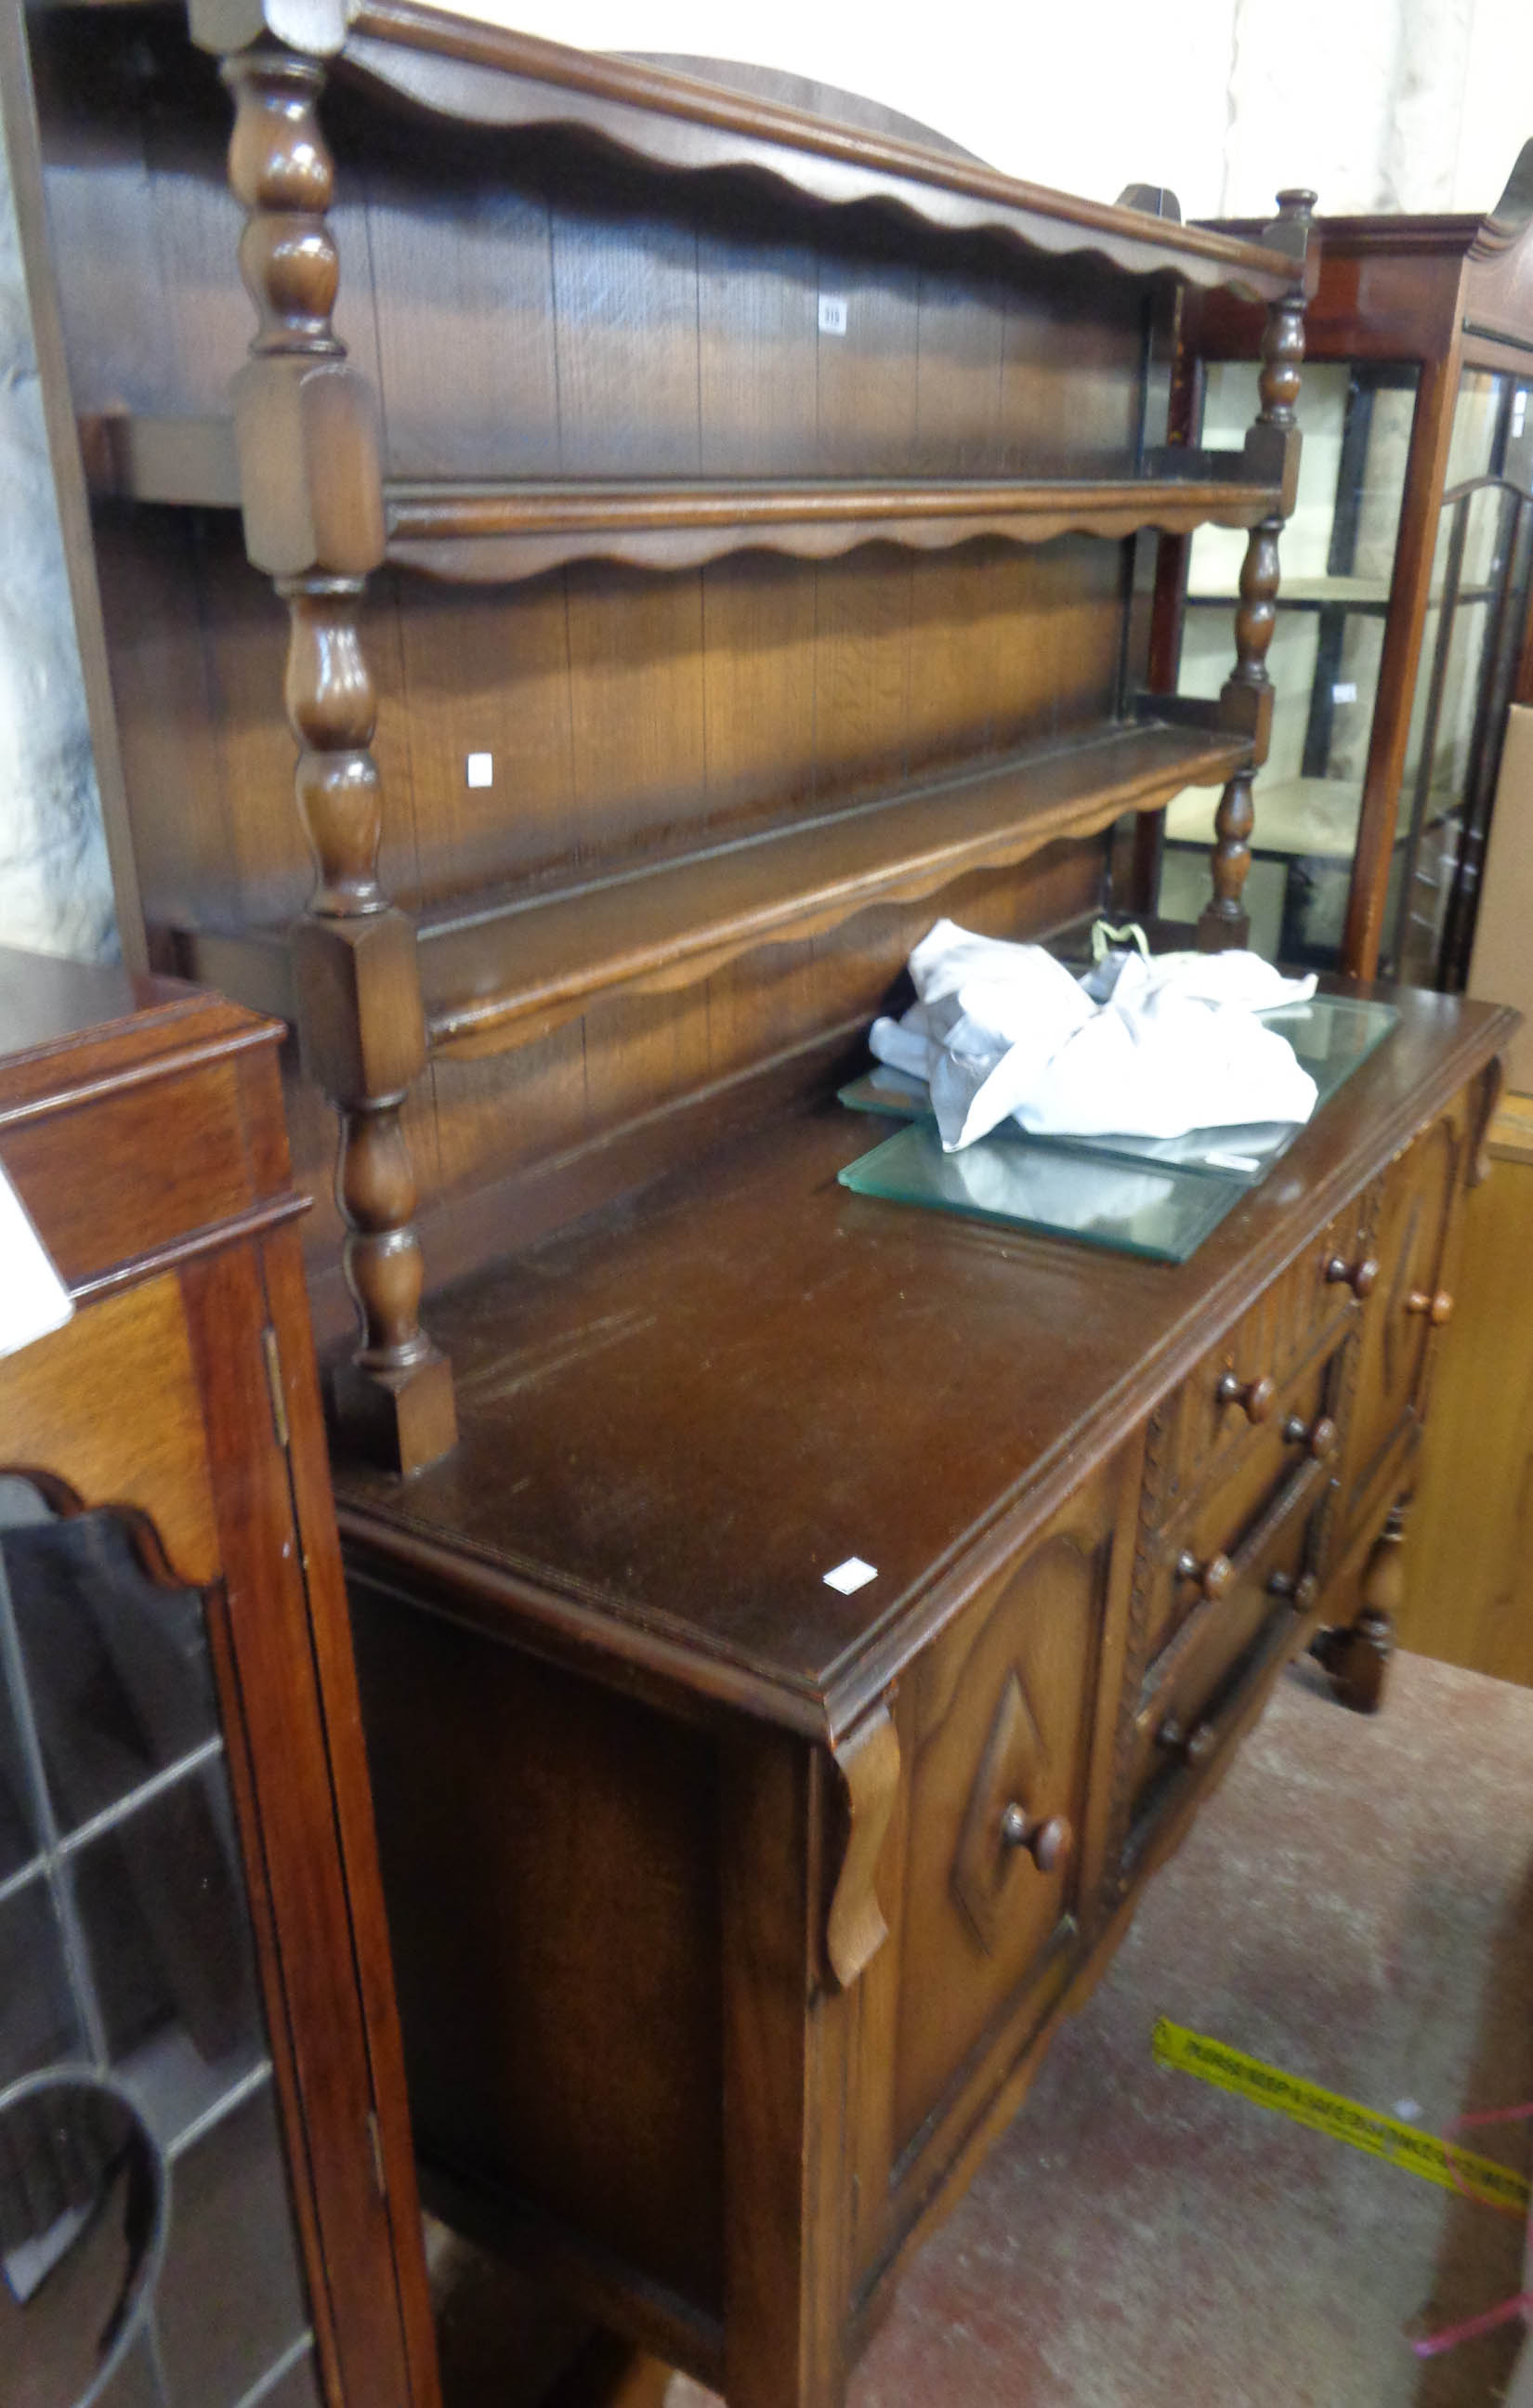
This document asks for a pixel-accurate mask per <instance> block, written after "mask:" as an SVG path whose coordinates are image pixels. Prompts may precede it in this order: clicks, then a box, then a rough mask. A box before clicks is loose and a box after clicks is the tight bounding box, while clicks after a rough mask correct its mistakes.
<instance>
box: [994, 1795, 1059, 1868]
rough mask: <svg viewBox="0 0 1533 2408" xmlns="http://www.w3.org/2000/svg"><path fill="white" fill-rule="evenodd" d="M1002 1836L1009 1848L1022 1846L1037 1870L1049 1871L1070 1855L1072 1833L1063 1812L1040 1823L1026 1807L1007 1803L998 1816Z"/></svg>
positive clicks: (1057, 1866) (1052, 1815)
mask: <svg viewBox="0 0 1533 2408" xmlns="http://www.w3.org/2000/svg"><path fill="white" fill-rule="evenodd" d="M1001 1839H1002V1842H1004V1844H1005V1845H1006V1846H1007V1847H1009V1848H1025V1849H1026V1851H1027V1853H1028V1855H1029V1856H1031V1857H1032V1859H1033V1862H1034V1864H1035V1865H1037V1867H1038V1869H1039V1872H1040V1873H1052V1872H1055V1871H1057V1870H1058V1868H1059V1867H1060V1866H1061V1865H1062V1864H1063V1863H1064V1861H1065V1859H1066V1857H1067V1856H1068V1855H1069V1852H1070V1847H1071V1843H1072V1839H1073V1834H1072V1833H1071V1830H1070V1827H1069V1825H1068V1823H1067V1821H1066V1819H1065V1817H1064V1815H1063V1814H1051V1815H1050V1816H1049V1817H1048V1819H1047V1821H1046V1822H1039V1821H1037V1820H1036V1819H1035V1818H1034V1816H1032V1815H1031V1814H1029V1813H1028V1812H1027V1809H1026V1808H1025V1806H1008V1808H1007V1809H1006V1812H1005V1813H1003V1814H1002V1816H1001Z"/></svg>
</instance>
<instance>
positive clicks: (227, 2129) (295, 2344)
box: [158, 2087, 308, 2408]
mask: <svg viewBox="0 0 1533 2408" xmlns="http://www.w3.org/2000/svg"><path fill="white" fill-rule="evenodd" d="M174 2182H175V2187H174V2194H173V2196H174V2198H175V2202H176V2217H175V2223H174V2225H173V2228H172V2231H171V2239H170V2249H169V2254H168V2256H167V2257H166V2259H165V2272H164V2273H163V2274H162V2275H161V2277H160V2287H159V2296H158V2320H159V2334H160V2355H161V2359H162V2362H163V2364H164V2366H165V2382H166V2387H167V2389H168V2390H169V2393H170V2397H171V2400H172V2401H173V2402H174V2403H175V2408H235V2404H236V2401H240V2400H242V2399H243V2398H244V2396H245V2394H246V2392H247V2391H249V2390H250V2389H251V2386H253V2385H254V2384H255V2383H256V2382H258V2381H259V2380H260V2378H261V2377H262V2376H263V2375H264V2374H266V2373H267V2372H270V2371H272V2370H273V2369H274V2368H275V2367H276V2366H277V2365H279V2364H280V2363H281V2361H282V2359H283V2358H285V2357H286V2356H287V2354H288V2353H289V2352H290V2351H298V2350H299V2349H300V2348H301V2346H302V2343H303V2342H304V2340H305V2337H306V2334H307V2329H308V2318H307V2314H306V2310H305V2305H304V2294H303V2286H302V2280H301V2277H300V2274H299V2271H298V2264H297V2255H296V2251H295V2250H294V2243H293V2214H292V2209H291V2207H290V2205H289V2202H288V2192H287V2178H286V2174H285V2172H284V2170H283V2165H282V2145H281V2140H280V2136H279V2131H278V2128H277V2115H276V2109H275V2107H274V2105H273V2102H272V2098H271V2093H270V2089H269V2087H268V2088H266V2089H265V2090H262V2091H260V2092H258V2093H257V2095H256V2096H255V2097H254V2098H253V2099H251V2100H248V2101H247V2102H246V2104H245V2105H244V2106H242V2107H238V2108H236V2110H235V2111H234V2113H233V2114H229V2115H226V2116H224V2118H223V2119H222V2122H221V2123H219V2124H217V2125H215V2127H214V2128H213V2129H212V2130H211V2131H210V2132H208V2133H207V2134H206V2135H205V2136H204V2137H203V2138H202V2139H201V2140H199V2141H198V2142H197V2143H195V2145H194V2146H193V2147H192V2148H189V2149H187V2150H185V2151H184V2152H183V2153H182V2154H181V2155H180V2156H179V2157H177V2159H176V2165H175V2177H174ZM306 2355H307V2353H306ZM300 2396H301V2395H300Z"/></svg>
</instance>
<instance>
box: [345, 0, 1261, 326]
mask: <svg viewBox="0 0 1533 2408" xmlns="http://www.w3.org/2000/svg"><path fill="white" fill-rule="evenodd" d="M340 54H341V60H342V63H343V65H345V66H346V67H347V68H348V69H349V70H350V71H351V72H352V73H353V74H355V75H357V76H358V77H359V78H360V79H363V80H364V81H366V82H371V83H374V84H376V85H380V86H381V87H382V88H384V89H385V90H386V91H388V92H391V93H394V94H396V95H398V96H399V97H401V98H403V99H406V100H408V101H409V102H411V103H413V104H414V106H415V107H417V108H423V109H427V110H430V111H431V112H432V113H433V114H435V115H437V116H442V117H448V118H454V119H457V120H460V121H466V122H471V123H474V124H479V125H484V126H489V127H494V128H507V129H509V128H513V127H524V126H531V125H546V126H551V127H559V128H564V129H568V130H572V131H574V132H577V133H580V134H583V135H586V136H596V137H597V138H598V139H600V140H602V141H604V142H607V143H609V144H611V145H612V146H613V147H614V148H616V149H618V150H622V151H623V152H625V153H627V154H628V155H629V156H631V157H636V158H639V159H642V160H644V161H645V162H646V164H648V165H652V166H656V167H660V168H662V169H666V170H669V171H672V172H674V171H678V170H680V171H681V172H684V173H692V174H696V173H700V172H709V171H717V170H718V169H720V168H735V169H744V170H746V171H747V172H751V173H754V174H755V175H758V176H762V175H765V176H767V177H770V178H771V179H772V180H773V181H774V182H777V183H781V184H785V185H787V186H789V187H790V188H791V189H792V190H794V191H795V192H797V193H800V194H801V195H802V196H803V197H804V198H805V199H807V200H809V201H812V202H818V203H827V202H828V203H830V204H832V205H834V206H839V207H847V206H850V205H852V204H856V203H863V204H867V203H869V202H871V203H876V204H881V205H883V206H884V207H886V208H895V209H897V210H899V211H900V212H901V214H903V215H905V216H908V217H910V218H913V219H915V220H917V221H918V222H922V223H924V224H927V225H930V226H933V227H936V228H938V229H939V230H941V231H944V232H951V233H980V232H983V233H989V234H994V235H998V236H1001V237H1002V238H1003V239H1006V240H1010V241H1011V242H1014V243H1020V244H1021V245H1023V246H1024V248H1026V249H1028V250H1030V251H1046V252H1076V251H1090V252H1095V253H1096V255H1097V256H1099V257H1100V258H1102V259H1104V260H1105V261H1106V262H1107V263H1108V264H1109V265H1110V266H1112V267H1115V268H1119V269H1121V270H1122V271H1123V272H1124V273H1125V274H1127V275H1133V276H1151V275H1155V274H1157V273H1159V274H1165V273H1167V272H1170V273H1172V274H1175V275H1177V276H1180V277H1182V278H1183V279H1186V280H1187V281H1189V282H1192V283H1196V284H1199V285H1204V286H1210V287H1218V286H1227V287H1229V288H1230V289H1231V290H1232V291H1234V292H1236V293H1237V294H1240V295H1241V296H1242V297H1244V298H1246V299H1250V300H1274V299H1276V298H1278V296H1279V295H1280V294H1282V293H1284V292H1286V291H1288V290H1289V289H1291V287H1292V286H1293V284H1294V283H1295V281H1296V280H1297V279H1298V278H1299V277H1301V276H1302V273H1303V262H1302V259H1296V258H1295V257H1294V256H1292V255H1290V254H1288V253H1286V252H1284V251H1282V250H1280V249H1278V248H1277V246H1276V245H1275V244H1273V243H1270V242H1267V241H1263V242H1247V241H1237V240H1233V239H1231V238H1230V237H1229V236H1225V235H1220V234H1214V233H1211V232H1210V231H1209V230H1208V229H1207V228H1205V227H1202V226H1184V225H1182V224H1180V223H1177V222H1174V221H1172V220H1169V219H1164V218H1154V217H1151V216H1150V215H1149V214H1148V213H1147V212H1145V211H1142V210H1139V209H1128V208H1119V207H1117V206H1115V205H1109V204H1107V203H1104V202H1097V201H1088V200H1082V199H1078V198H1075V197H1073V196H1072V195H1070V194H1067V193H1057V192H1053V191H1050V190H1048V189H1046V188H1045V187H1044V186H1042V185H1038V184H1027V183H1023V182H1020V181H1018V180H1017V179H1014V178H1011V177H1009V176H1003V175H1001V174H1000V173H998V172H997V170H996V169H995V168H992V167H986V166H984V165H981V163H979V162H978V161H970V160H967V159H965V158H959V157H955V156H954V155H953V153H951V152H948V151H939V150H927V149H926V148H925V147H924V145H922V144H920V143H917V142H912V141H907V140H904V139H902V138H899V137H897V136H890V135H886V134H872V133H870V132H867V131H864V130H861V129H858V128H856V127H852V126H850V125H846V124H843V123H839V122H835V121H833V120H830V119H826V118H820V117H814V116H811V115H809V113H808V112H806V111H804V110H802V109H796V108H786V107H784V106H783V105H782V104H781V103H780V102H776V101H768V100H765V99H762V98H760V97H758V96H755V95H752V94H748V93H742V92H739V91H738V90H732V89H728V88H725V87H724V86H723V85H719V84H710V83H706V82H703V81H700V80H699V79H696V78H695V77H693V76H687V75H681V74H678V73H677V72H676V71H675V70H674V69H670V68H662V67H654V66H650V65H643V64H641V63H639V62H638V61H635V60H632V59H624V58H619V57H614V56H612V55H609V54H608V55H604V54H600V53H595V52H592V51H589V50H573V49H570V48H568V47H566V45H564V44H562V43H558V42H551V41H545V40H542V39H540V38H538V37H536V36H529V35H524V34H516V33H511V32H509V31H508V30H506V29H503V28H501V27H498V26H493V25H485V24H480V23H477V22H476V23H469V22H466V21H465V20H463V19H456V18H452V17H450V16H448V15H446V14H444V13H442V12H440V11H438V10H437V9H435V8H424V7H416V6H414V5H412V0H360V5H357V0H353V6H352V7H351V12H350V19H349V23H348V25H347V29H346V33H345V36H344V40H343V42H342V44H341V52H340Z"/></svg>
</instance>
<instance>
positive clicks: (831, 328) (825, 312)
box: [820, 293, 847, 335]
mask: <svg viewBox="0 0 1533 2408" xmlns="http://www.w3.org/2000/svg"><path fill="white" fill-rule="evenodd" d="M846 312H847V303H846V297H845V295H844V294H839V293H822V294H821V295H820V332H821V333H822V335H844V334H845V332H846Z"/></svg>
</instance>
